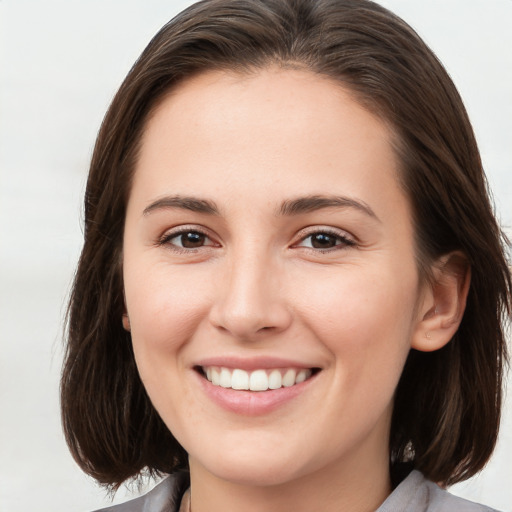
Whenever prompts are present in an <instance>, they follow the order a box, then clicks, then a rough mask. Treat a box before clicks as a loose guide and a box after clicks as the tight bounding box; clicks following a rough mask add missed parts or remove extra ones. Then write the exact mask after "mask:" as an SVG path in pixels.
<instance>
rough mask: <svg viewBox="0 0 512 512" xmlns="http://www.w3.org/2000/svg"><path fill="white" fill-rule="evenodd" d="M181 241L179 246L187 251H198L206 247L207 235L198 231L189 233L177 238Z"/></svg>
mask: <svg viewBox="0 0 512 512" xmlns="http://www.w3.org/2000/svg"><path fill="white" fill-rule="evenodd" d="M175 239H178V240H179V243H178V244H176V245H179V246H181V247H183V248H185V249H196V248H197V247H202V246H203V245H205V240H206V235H204V234H203V233H199V232H197V231H187V232H186V233H182V234H181V235H179V236H177V237H175Z"/></svg>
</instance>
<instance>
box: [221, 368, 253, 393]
mask: <svg viewBox="0 0 512 512" xmlns="http://www.w3.org/2000/svg"><path fill="white" fill-rule="evenodd" d="M226 387H232V388H233V389H249V374H248V373H247V372H246V371H245V370H238V369H237V370H233V375H232V376H231V386H226Z"/></svg>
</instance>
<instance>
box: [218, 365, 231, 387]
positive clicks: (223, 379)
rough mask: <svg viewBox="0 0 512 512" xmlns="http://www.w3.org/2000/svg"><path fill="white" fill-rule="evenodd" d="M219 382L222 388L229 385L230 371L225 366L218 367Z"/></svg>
mask: <svg viewBox="0 0 512 512" xmlns="http://www.w3.org/2000/svg"><path fill="white" fill-rule="evenodd" d="M219 384H220V386H221V387H223V388H230V387H231V372H230V371H229V370H228V369H227V368H221V369H220V380H219Z"/></svg>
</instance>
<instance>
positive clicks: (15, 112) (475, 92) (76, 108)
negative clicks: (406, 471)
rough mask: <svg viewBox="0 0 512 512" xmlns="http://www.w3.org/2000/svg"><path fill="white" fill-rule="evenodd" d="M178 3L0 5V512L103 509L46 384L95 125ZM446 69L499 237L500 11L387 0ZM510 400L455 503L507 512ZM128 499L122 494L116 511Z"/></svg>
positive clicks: (471, 2) (511, 100) (504, 82)
mask: <svg viewBox="0 0 512 512" xmlns="http://www.w3.org/2000/svg"><path fill="white" fill-rule="evenodd" d="M188 3H189V2H187V1H177V0H165V1H164V0H87V1H85V0H44V1H43V0H0V35H1V54H0V59H1V60H0V87H1V88H0V94H1V96H0V98H1V111H0V131H1V132H0V343H1V349H0V458H1V461H0V510H1V511H2V512H27V511H31V510H34V511H35V510H37V511H39V512H64V511H66V512H75V511H76V512H80V511H87V510H91V509H94V508H97V507H100V506H102V505H106V504H108V503H110V501H109V500H108V499H107V497H106V496H105V493H104V491H103V490H101V489H99V488H98V487H97V486H96V485H95V483H94V482H93V481H91V480H90V479H89V478H87V477H85V476H84V475H83V474H82V473H81V472H80V471H79V470H78V468H77V467H76V466H75V464H74V462H73V461H72V459H71V457H70V456H69V454H68V452H67V448H66V446H65V444H64V441H63V436H62V433H61V429H60V419H59V406H58V380H59V372H60V365H61V357H62V351H61V347H62V319H63V314H64V310H65V303H66V296H67V293H68V291H69V286H70V282H71V278H72V275H73V269H74V266H75V264H76V261H77V257H78V254H79V249H80V244H81V236H82V233H81V201H82V195H83V191H84V183H85V179H86V173H87V166H88V161H89V158H90V155H91V150H92V146H93V143H94V139H95V135H96V132H97V129H98V127H99V124H100V122H101V119H102V116H103V114H104V112H105V110H106V108H107V106H108V103H109V101H110V99H111V98H112V96H113V94H114V92H115V90H116V89H117V87H118V85H119V84H120V82H121V80H122V78H123V77H124V75H125V74H126V73H127V71H128V69H129V68H130V66H131V64H132V63H133V61H134V60H135V58H136V57H137V56H138V54H139V53H140V52H141V51H142V49H143V48H144V46H145V45H146V43H147V42H148V41H149V39H150V37H151V36H152V35H153V34H154V33H155V32H156V31H157V30H158V29H159V28H160V26H161V25H163V24H164V23H165V22H166V21H167V20H168V19H170V18H171V17H172V16H173V15H174V14H176V13H177V12H179V11H180V10H181V9H182V8H183V7H184V6H185V5H188ZM383 3H384V4H385V5H386V6H388V7H389V8H391V9H392V10H394V11H395V12H397V13H398V14H399V15H401V16H402V17H404V18H405V19H406V20H407V21H408V22H409V23H410V24H411V25H412V26H413V27H415V28H416V29H417V30H418V31H419V33H420V35H421V36H423V37H424V38H425V40H426V41H427V43H428V44H430V45H431V47H432V48H433V49H434V51H435V52H436V53H437V54H438V56H439V57H440V59H441V60H442V61H443V62H444V63H445V65H446V67H447V68H448V70H449V72H450V74H451V75H452V77H453V79H454V81H455V83H456V84H457V85H458V87H459V89H460V91H461V94H462V96H463V98H464V100H465V102H466V105H467V108H468V110H469V114H470V117H471V118H472V121H473V124H474V127H475V131H476V134H477V138H478V140H479V143H480V148H481V151H482V156H483V159H484V163H485V167H486V169H487V172H488V175H489V180H490V184H491V187H492V188H493V190H494V192H495V200H496V205H497V210H498V212H499V213H500V216H501V219H502V222H503V224H505V225H507V226H509V228H508V229H510V226H511V224H512V206H511V205H512V149H511V145H512V50H511V48H512V1H511V0H445V1H441V0H432V1H430V2H425V1H421V0H386V1H385V2H383ZM511 403H512V400H511V399H509V404H508V406H507V409H506V414H505V418H504V422H503V427H502V434H501V438H500V444H499V446H498V449H497V451H496V454H495V456H494V458H493V459H492V461H491V462H490V464H489V465H488V467H487V468H486V469H485V471H484V472H483V473H482V474H481V475H480V476H478V477H477V478H475V479H473V480H471V481H470V482H469V483H466V484H462V485H460V486H458V487H457V489H456V492H457V493H462V494H464V495H465V496H468V497H470V498H472V499H474V500H478V501H484V502H486V503H487V504H489V505H492V506H494V507H496V508H499V509H501V510H504V511H509V512H510V511H512V463H511V460H512V411H511V409H512V405H511ZM127 496H129V494H127V492H126V491H125V490H124V489H122V490H121V491H120V492H119V493H118V497H117V498H116V502H117V501H122V500H124V499H126V497H127Z"/></svg>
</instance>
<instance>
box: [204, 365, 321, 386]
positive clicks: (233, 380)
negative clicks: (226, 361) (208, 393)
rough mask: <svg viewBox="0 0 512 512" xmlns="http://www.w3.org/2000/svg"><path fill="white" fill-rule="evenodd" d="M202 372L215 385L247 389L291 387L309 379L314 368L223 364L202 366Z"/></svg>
mask: <svg viewBox="0 0 512 512" xmlns="http://www.w3.org/2000/svg"><path fill="white" fill-rule="evenodd" d="M200 372H201V373H202V374H203V376H204V377H206V379H208V380H209V381H210V382H211V383H212V384H213V385H214V386H220V387H222V388H227V389H235V390H245V391H268V390H270V389H279V388H282V387H284V388H289V387H292V386H295V385H296V384H300V383H301V382H304V381H306V380H307V379H309V378H310V377H311V376H312V375H313V373H314V369H310V368H308V369H305V368H300V369H298V368H274V369H270V370H264V369H259V370H253V371H246V370H242V369H239V368H226V367H223V366H202V367H200Z"/></svg>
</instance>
